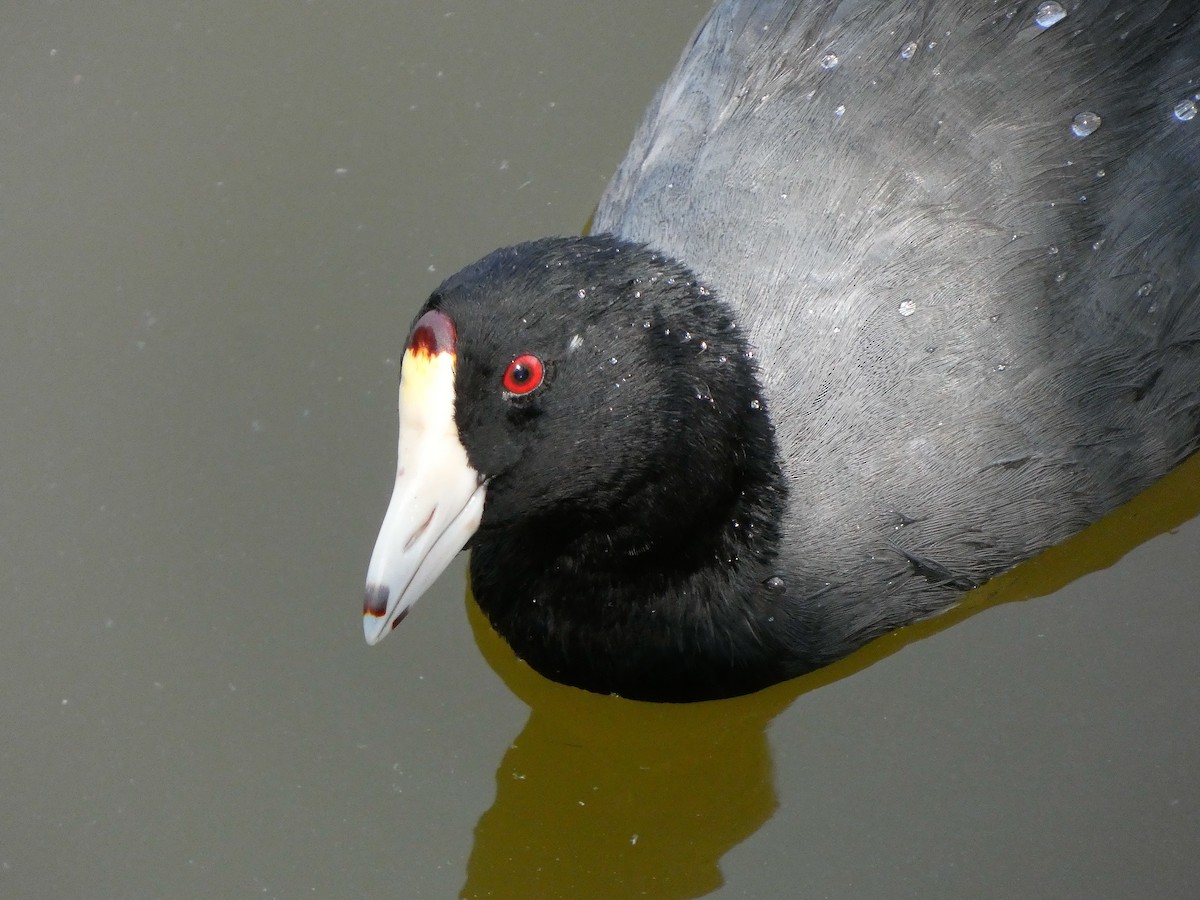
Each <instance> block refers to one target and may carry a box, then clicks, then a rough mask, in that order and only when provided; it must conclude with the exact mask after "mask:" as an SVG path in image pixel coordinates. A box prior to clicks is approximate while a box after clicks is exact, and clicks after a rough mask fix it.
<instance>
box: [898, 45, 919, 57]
mask: <svg viewBox="0 0 1200 900" xmlns="http://www.w3.org/2000/svg"><path fill="white" fill-rule="evenodd" d="M916 53H917V42H916V41H909V42H908V43H907V44H905V45H904V46H903V47H901V48H900V58H901V59H904V60H908V59H912V58H913V57H914V56H915V55H916Z"/></svg>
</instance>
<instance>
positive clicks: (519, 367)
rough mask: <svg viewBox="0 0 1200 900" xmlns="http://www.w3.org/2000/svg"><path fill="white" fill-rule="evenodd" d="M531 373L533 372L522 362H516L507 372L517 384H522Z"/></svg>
mask: <svg viewBox="0 0 1200 900" xmlns="http://www.w3.org/2000/svg"><path fill="white" fill-rule="evenodd" d="M531 374H533V373H532V372H530V371H529V366H527V365H525V364H524V363H517V364H516V365H514V366H513V367H512V371H511V372H510V373H509V375H510V376H511V377H512V380H513V381H515V382H516V383H517V384H524V383H525V382H527V381H528V380H529V376H530V375H531Z"/></svg>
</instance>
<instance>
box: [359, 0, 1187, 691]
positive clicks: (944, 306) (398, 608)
mask: <svg viewBox="0 0 1200 900" xmlns="http://www.w3.org/2000/svg"><path fill="white" fill-rule="evenodd" d="M1198 107H1200V8H1198V7H1197V5H1196V3H1195V0H1149V2H1147V0H1112V2H1105V0H1087V2H1084V0H1061V2H1042V3H1038V2H1033V0H1027V2H1003V3H1000V2H989V0H921V2H913V0H842V2H823V0H822V2H818V0H801V2H787V3H785V2H760V3H755V2H745V0H728V2H723V3H720V4H719V5H718V6H717V7H716V8H715V9H714V10H713V11H712V12H711V14H710V15H709V17H708V18H707V20H706V21H705V22H704V24H703V25H702V26H701V28H700V30H699V31H698V33H697V35H696V37H695V38H694V40H693V41H692V43H691V44H690V45H689V46H688V48H687V49H686V51H685V53H684V55H683V58H682V59H681V61H680V63H679V65H678V66H677V67H676V69H675V71H674V73H673V74H672V75H671V77H670V79H669V80H668V81H667V83H666V85H665V86H664V87H663V88H662V90H661V91H660V93H659V95H658V96H657V98H656V99H655V100H654V102H653V103H652V104H651V107H650V109H649V111H648V112H647V114H646V117H645V119H644V121H643V122H642V125H641V127H640V128H639V130H638V132H637V134H636V137H635V138H634V141H633V145H632V147H631V148H630V150H629V153H628V154H627V156H626V157H625V160H624V162H623V163H622V164H621V167H620V169H619V171H618V172H617V174H616V176H615V177H614V179H613V182H612V184H611V185H610V186H609V188H608V191H607V193H606V194H605V195H604V198H603V199H602V201H601V203H600V206H599V209H598V211H597V214H596V217H595V222H594V226H593V236H590V237H582V238H580V237H575V238H549V239H545V240H538V241H533V242H531V243H527V244H520V245H518V246H515V247H511V248H508V249H503V250H498V251H496V252H495V253H493V254H491V255H490V256H487V257H486V258H484V259H483V260H481V261H479V262H478V263H475V264H474V265H472V266H469V267H468V268H466V269H464V270H463V271H462V272H459V273H458V274H457V275H455V276H453V277H451V278H449V279H447V280H446V281H445V282H444V283H443V284H442V285H441V286H440V287H439V288H438V289H437V291H436V292H435V293H434V294H433V296H432V297H430V299H429V300H428V302H427V303H426V304H425V306H424V308H423V309H422V310H421V313H420V314H419V317H418V318H417V320H416V324H415V326H414V327H413V330H412V332H411V336H410V337H409V342H408V347H407V351H406V352H405V355H404V362H403V368H402V376H401V384H400V444H399V467H398V474H397V483H396V488H395V492H394V493H393V495H392V500H391V505H390V506H389V508H388V511H387V515H386V518H385V519H384V522H383V528H382V531H381V533H380V535H379V539H378V543H377V544H376V546H375V552H374V555H373V556H372V558H371V564H370V569H369V572H368V575H367V582H368V583H367V594H366V604H365V629H366V635H367V640H368V641H370V642H371V643H374V642H375V641H377V640H379V639H380V638H381V637H383V636H384V635H385V634H386V633H387V632H388V631H389V630H390V629H391V628H392V627H394V626H395V625H396V624H397V623H398V622H399V621H400V619H401V618H402V617H403V616H404V614H405V613H406V612H407V610H408V609H409V607H410V606H411V605H412V603H413V602H414V601H415V600H416V599H417V597H418V596H420V594H421V593H422V592H423V591H424V590H425V589H426V588H427V587H428V586H429V584H430V583H431V582H432V581H433V580H434V579H435V578H436V577H437V575H438V573H439V572H440V571H441V570H442V569H443V567H444V566H445V565H446V564H447V563H448V562H449V560H450V559H451V557H452V556H453V555H454V554H455V553H456V552H457V551H458V550H460V549H461V548H462V547H463V546H464V545H465V544H466V543H467V542H468V540H469V541H470V545H471V548H472V558H471V581H472V585H473V589H474V594H475V597H476V599H477V601H478V602H479V604H480V606H481V607H482V609H483V610H484V612H485V613H486V614H487V616H488V618H489V620H490V621H491V623H492V625H493V626H494V627H495V628H496V630H497V631H498V632H499V633H500V634H501V635H503V636H504V637H505V638H506V639H507V640H508V642H509V643H510V644H511V645H512V647H513V648H514V650H515V651H516V652H517V654H518V655H519V656H521V657H522V658H524V659H525V660H527V661H528V662H529V663H530V664H531V665H532V666H533V667H534V668H536V669H537V670H539V671H541V672H542V673H544V674H545V675H547V676H549V677H550V678H553V679H556V680H559V681H563V682H566V683H569V684H574V685H578V686H580V687H584V688H588V689H590V690H594V691H601V692H612V693H618V694H622V695H625V696H629V697H636V698H644V699H661V700H691V699H702V698H710V697H720V696H727V695H732V694H737V693H743V692H747V691H751V690H754V689H756V688H759V687H762V686H764V685H767V684H770V683H772V682H776V681H779V680H782V679H785V678H789V677H791V676H794V675H798V674H800V673H803V672H805V671H808V670H810V669H813V668H814V667H817V666H821V665H823V664H826V663H828V662H831V661H832V660H835V659H837V658H839V657H841V656H844V655H845V654H847V653H849V652H850V651H852V650H854V649H855V648H857V647H859V646H860V645H862V644H863V643H865V642H866V641H868V640H870V639H871V638H873V637H875V636H877V635H879V634H881V633H883V632H885V631H887V630H889V629H893V628H895V627H897V626H899V625H903V624H904V623H907V622H912V621H914V620H917V619H920V618H922V617H926V616H930V615H932V614H935V613H938V612H940V611H942V610H945V609H946V608H947V607H949V606H951V605H952V604H954V603H955V601H956V600H957V599H958V598H959V597H960V595H961V594H962V592H964V591H966V590H968V589H970V588H971V587H973V586H975V585H978V584H980V583H981V582H983V581H985V580H987V579H988V578H991V577H992V576H994V575H996V574H997V573H999V572H1002V571H1003V570H1005V569H1007V568H1010V567H1011V566H1013V565H1015V564H1016V563H1018V562H1020V561H1021V560H1023V559H1026V558H1028V557H1029V556H1031V555H1033V554H1035V553H1037V552H1038V551H1039V550H1041V549H1043V548H1045V547H1047V546H1048V545H1051V544H1054V543H1055V542H1057V541H1060V540H1062V539H1063V538H1065V537H1067V536H1068V535H1070V534H1072V533H1073V532H1076V531H1078V530H1079V529H1081V528H1083V527H1084V526H1086V525H1087V524H1089V523H1091V522H1093V521H1095V520H1096V519H1097V518H1099V517H1100V516H1102V515H1104V514H1105V513H1106V512H1108V511H1109V510H1111V509H1112V508H1113V507H1114V506H1116V505H1118V504H1120V503H1121V502H1123V501H1125V500H1127V499H1129V498H1130V497H1132V496H1133V495H1134V494H1135V493H1137V492H1138V491H1140V490H1141V489H1142V488H1144V487H1146V486H1147V485H1148V484H1149V483H1150V482H1151V481H1153V480H1154V479H1155V478H1158V477H1159V476H1161V475H1163V474H1164V473H1165V472H1167V471H1168V470H1169V469H1170V468H1171V467H1172V466H1174V465H1176V464H1177V463H1179V462H1180V461H1181V460H1183V459H1184V458H1185V457H1186V456H1188V454H1190V453H1192V452H1193V451H1194V450H1195V449H1196V448H1197V446H1198V444H1200V113H1198Z"/></svg>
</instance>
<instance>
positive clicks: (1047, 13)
mask: <svg viewBox="0 0 1200 900" xmlns="http://www.w3.org/2000/svg"><path fill="white" fill-rule="evenodd" d="M1066 17H1067V11H1066V10H1065V9H1063V8H1062V4H1061V3H1055V2H1054V0H1047V2H1045V3H1041V4H1038V8H1037V14H1036V15H1035V16H1034V17H1033V21H1035V22H1036V23H1037V26H1038V28H1049V27H1050V26H1051V25H1057V24H1058V23H1059V22H1061V21H1062V20H1063V19H1065V18H1066Z"/></svg>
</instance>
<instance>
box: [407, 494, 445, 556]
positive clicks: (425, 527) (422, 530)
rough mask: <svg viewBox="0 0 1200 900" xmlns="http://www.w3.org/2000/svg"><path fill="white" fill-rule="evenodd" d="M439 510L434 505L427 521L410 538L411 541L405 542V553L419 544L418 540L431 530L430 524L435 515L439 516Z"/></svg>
mask: <svg viewBox="0 0 1200 900" xmlns="http://www.w3.org/2000/svg"><path fill="white" fill-rule="evenodd" d="M437 509H438V508H437V504H436V503H435V504H434V505H433V509H431V510H430V511H429V517H428V518H426V519H425V521H424V522H422V523H421V527H420V528H418V529H417V530H416V531H414V532H413V533H412V535H411V536H410V537H409V539H408V540H407V541H405V542H404V551H403V552H407V550H408V548H409V547H411V546H412V545H413V544H415V543H416V542H417V538H419V537H420V536H421V535H423V534H424V533H425V532H426V531H428V530H429V524H430V523H431V522H432V521H433V517H434V515H436V514H437Z"/></svg>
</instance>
